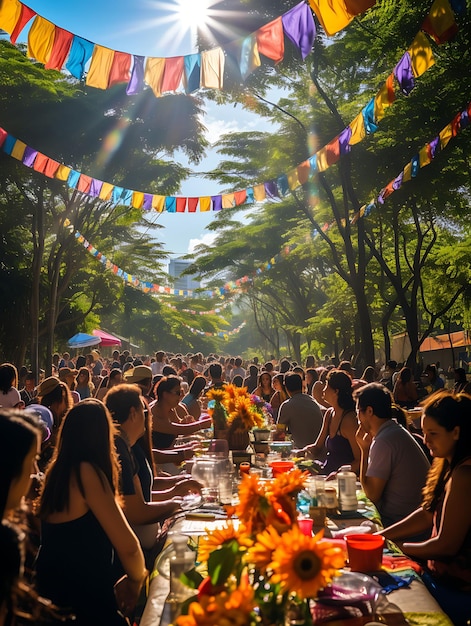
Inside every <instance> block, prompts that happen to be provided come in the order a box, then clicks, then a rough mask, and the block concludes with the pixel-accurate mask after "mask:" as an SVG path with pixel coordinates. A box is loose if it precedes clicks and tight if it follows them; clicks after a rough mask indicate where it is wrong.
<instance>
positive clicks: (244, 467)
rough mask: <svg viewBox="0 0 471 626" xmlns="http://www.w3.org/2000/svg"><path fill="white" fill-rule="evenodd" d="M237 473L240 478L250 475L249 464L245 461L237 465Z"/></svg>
mask: <svg viewBox="0 0 471 626" xmlns="http://www.w3.org/2000/svg"><path fill="white" fill-rule="evenodd" d="M239 473H240V475H241V476H243V475H244V474H247V475H248V474H250V463H247V461H243V462H242V463H241V464H240V465H239Z"/></svg>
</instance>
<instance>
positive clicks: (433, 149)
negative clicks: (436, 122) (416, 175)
mask: <svg viewBox="0 0 471 626" xmlns="http://www.w3.org/2000/svg"><path fill="white" fill-rule="evenodd" d="M429 151H430V157H431V158H432V159H434V158H435V157H436V155H437V152H439V151H440V137H435V139H432V141H431V142H430V143H429Z"/></svg>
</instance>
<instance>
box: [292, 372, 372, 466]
mask: <svg viewBox="0 0 471 626" xmlns="http://www.w3.org/2000/svg"><path fill="white" fill-rule="evenodd" d="M324 400H325V401H326V402H327V403H328V404H329V405H330V408H329V409H327V410H326V412H325V413H324V417H323V421H322V428H321V432H320V433H319V436H318V437H317V439H316V441H315V442H314V443H313V444H312V445H310V446H306V447H305V448H304V451H305V452H306V453H308V454H310V455H311V456H314V457H315V458H321V459H322V458H324V457H326V458H325V461H324V463H323V465H322V473H323V474H327V475H328V474H330V473H332V472H336V471H337V470H338V469H339V468H340V467H341V466H342V465H351V466H352V471H354V472H355V473H357V474H358V472H359V470H360V448H359V446H358V443H357V441H356V438H355V434H356V431H357V430H358V419H357V415H356V411H355V400H354V399H353V388H352V379H351V378H350V376H349V375H348V374H347V373H346V372H344V371H343V370H337V369H333V370H330V372H329V373H328V374H327V379H326V383H325V385H324ZM326 455H327V456H326Z"/></svg>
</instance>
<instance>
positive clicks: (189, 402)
mask: <svg viewBox="0 0 471 626" xmlns="http://www.w3.org/2000/svg"><path fill="white" fill-rule="evenodd" d="M205 387H206V378H205V377H204V376H195V377H194V378H193V381H192V383H191V385H190V388H189V389H188V393H187V394H186V395H185V396H183V398H182V400H181V403H182V404H183V405H185V407H186V410H187V411H188V413H189V414H190V415H191V416H192V417H193V419H195V420H199V418H200V417H201V404H200V402H199V399H200V398H201V396H202V394H203V391H204V389H205Z"/></svg>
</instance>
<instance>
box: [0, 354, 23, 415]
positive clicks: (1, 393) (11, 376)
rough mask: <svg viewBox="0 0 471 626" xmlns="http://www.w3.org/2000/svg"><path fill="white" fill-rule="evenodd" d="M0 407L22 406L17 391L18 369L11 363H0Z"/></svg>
mask: <svg viewBox="0 0 471 626" xmlns="http://www.w3.org/2000/svg"><path fill="white" fill-rule="evenodd" d="M0 407H4V408H6V409H8V408H15V407H18V408H24V404H22V400H21V396H20V392H19V391H18V370H17V369H16V367H15V366H14V365H12V364H11V363H2V364H1V365H0Z"/></svg>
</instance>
